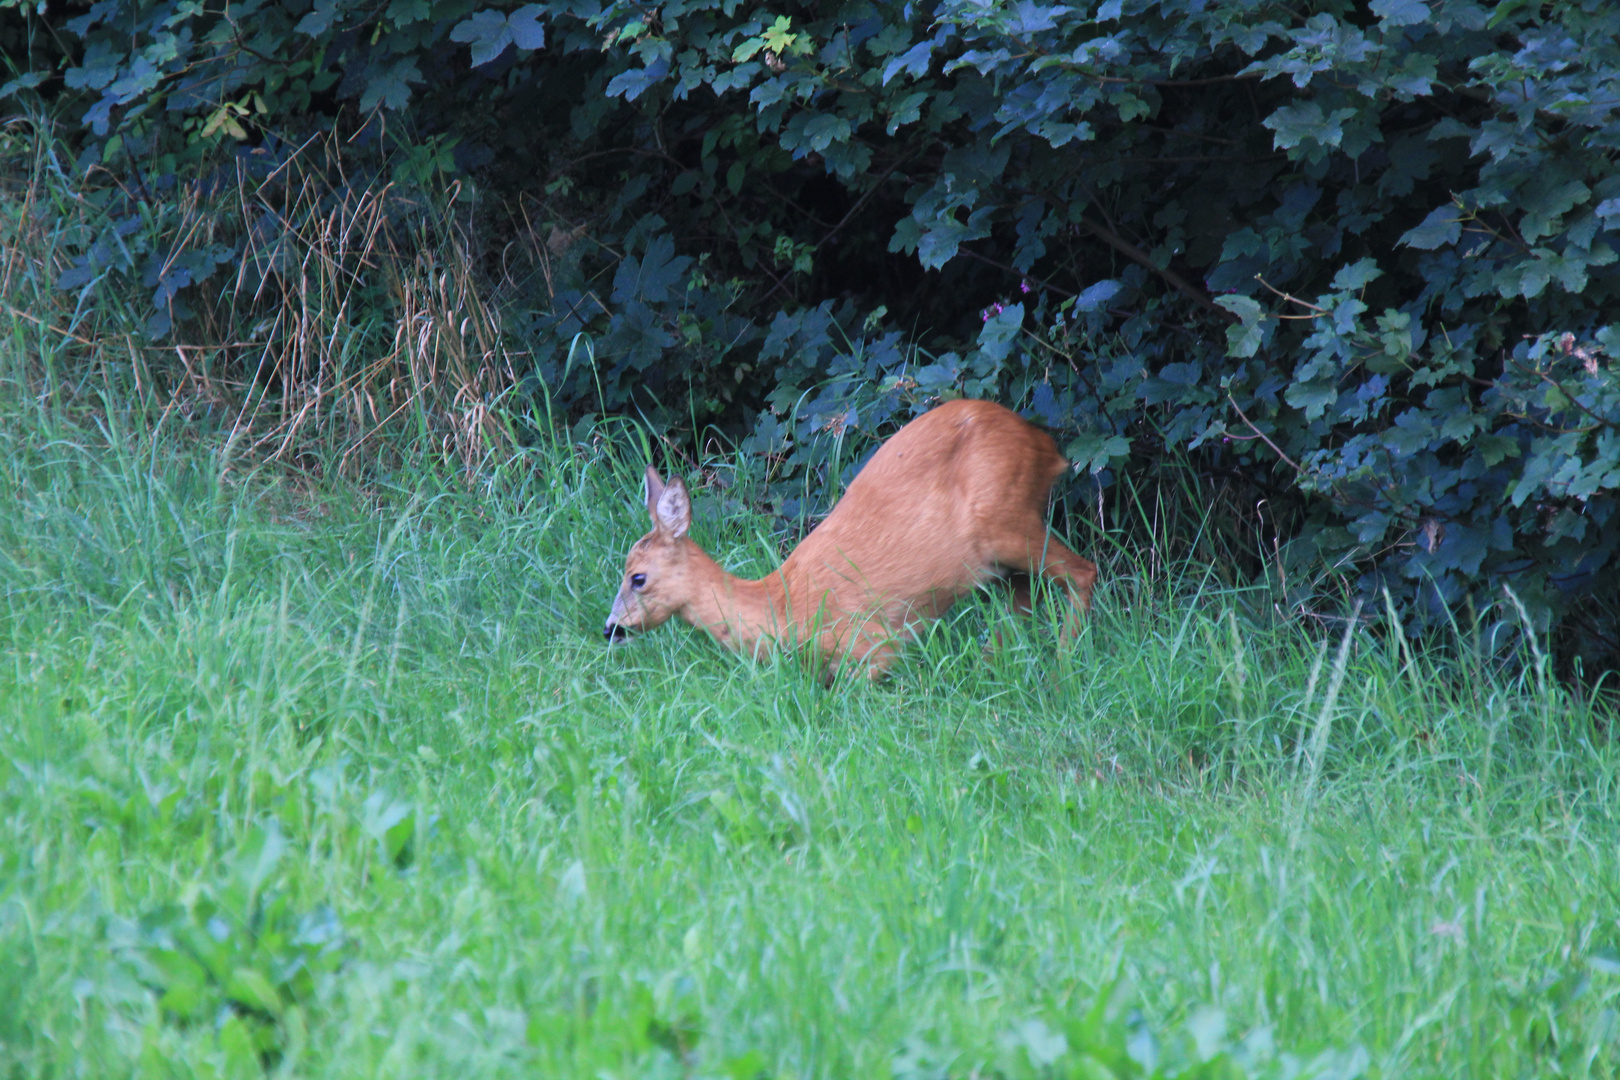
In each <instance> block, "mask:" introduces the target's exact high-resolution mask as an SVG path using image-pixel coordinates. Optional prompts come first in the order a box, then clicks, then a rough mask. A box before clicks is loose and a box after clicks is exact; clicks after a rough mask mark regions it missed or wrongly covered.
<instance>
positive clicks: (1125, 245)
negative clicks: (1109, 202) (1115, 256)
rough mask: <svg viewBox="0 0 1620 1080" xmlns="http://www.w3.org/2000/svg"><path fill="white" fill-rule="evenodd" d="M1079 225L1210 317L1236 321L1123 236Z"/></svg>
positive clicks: (1089, 224) (1091, 225)
mask: <svg viewBox="0 0 1620 1080" xmlns="http://www.w3.org/2000/svg"><path fill="white" fill-rule="evenodd" d="M1080 224H1081V225H1082V226H1083V227H1085V228H1086V229H1088V230H1090V232H1091V233H1092V235H1093V236H1095V237H1097V239H1099V240H1101V241H1102V242H1103V243H1105V244H1107V245H1108V246H1109V247H1111V248H1113V249H1114V250H1115V251H1117V252H1119V253H1120V254H1121V255H1123V256H1125V257H1126V258H1127V259H1130V260H1131V261H1132V262H1134V263H1138V264H1140V265H1142V266H1145V267H1146V268H1147V269H1149V270H1151V271H1153V272H1154V273H1155V274H1158V275H1159V276H1160V277H1162V278H1163V279H1164V280H1165V282H1166V283H1168V284H1169V285H1170V286H1171V288H1173V289H1175V290H1176V291H1177V292H1179V293H1180V294H1181V295H1183V296H1185V297H1186V298H1187V299H1189V300H1191V301H1192V302H1193V303H1195V304H1197V305H1198V306H1199V307H1201V308H1203V309H1204V310H1205V311H1207V312H1209V313H1210V314H1211V315H1214V316H1216V317H1218V318H1220V319H1223V320H1225V321H1226V322H1236V321H1237V316H1236V315H1234V314H1233V313H1232V312H1230V311H1227V310H1226V309H1225V308H1223V307H1221V306H1220V305H1219V304H1217V303H1215V301H1214V300H1211V299H1210V298H1209V294H1208V293H1206V292H1204V290H1202V289H1200V288H1199V287H1198V286H1196V285H1194V284H1193V283H1192V282H1190V281H1188V280H1187V279H1186V278H1184V277H1182V276H1181V275H1180V274H1178V273H1176V272H1175V271H1174V270H1172V269H1170V268H1169V267H1168V266H1164V267H1161V266H1159V265H1158V264H1157V263H1155V262H1154V261H1153V260H1152V259H1151V258H1149V257H1148V255H1147V253H1146V252H1144V251H1143V250H1142V249H1141V248H1139V247H1137V246H1136V245H1135V244H1133V243H1131V242H1130V241H1129V240H1127V239H1125V238H1124V237H1123V236H1120V235H1119V234H1118V233H1116V232H1113V231H1112V230H1110V229H1105V228H1103V227H1102V226H1101V225H1098V224H1096V223H1095V222H1091V221H1086V220H1084V219H1082V220H1081V222H1080Z"/></svg>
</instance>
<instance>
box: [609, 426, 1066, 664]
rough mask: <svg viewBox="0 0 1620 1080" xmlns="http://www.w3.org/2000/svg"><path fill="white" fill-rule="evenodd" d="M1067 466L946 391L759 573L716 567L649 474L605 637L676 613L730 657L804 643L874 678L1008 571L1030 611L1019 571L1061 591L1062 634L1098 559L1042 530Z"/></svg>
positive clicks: (670, 493)
mask: <svg viewBox="0 0 1620 1080" xmlns="http://www.w3.org/2000/svg"><path fill="white" fill-rule="evenodd" d="M1067 468H1068V463H1067V462H1065V461H1064V460H1063V457H1062V455H1061V454H1059V453H1058V451H1057V446H1056V445H1055V444H1054V443H1053V442H1052V439H1051V437H1050V436H1049V435H1047V434H1046V433H1045V432H1043V431H1041V430H1040V429H1038V428H1036V427H1034V426H1032V425H1031V424H1029V423H1027V422H1026V421H1025V420H1024V419H1023V418H1021V417H1020V416H1019V415H1018V414H1017V413H1014V412H1012V411H1011V410H1009V409H1005V408H1003V407H1002V406H1000V405H997V404H995V403H993V402H989V401H952V402H948V403H946V404H944V405H941V406H939V407H938V408H936V409H933V410H931V411H930V412H927V413H924V414H923V415H922V416H919V417H917V419H915V420H913V421H911V422H910V423H909V424H907V425H906V426H905V427H903V428H901V429H900V430H899V431H897V432H896V433H895V434H894V436H893V437H892V438H890V439H889V440H888V441H887V442H885V443H884V444H883V445H882V446H880V447H878V450H877V453H875V454H873V455H872V459H871V460H870V461H868V462H867V463H866V466H865V468H863V469H861V471H860V474H859V475H858V476H856V477H855V479H854V480H853V481H851V483H850V485H849V489H848V490H847V491H846V492H844V497H843V498H842V499H840V500H839V501H838V505H836V506H834V507H833V511H832V513H831V514H829V515H828V516H827V519H826V520H825V521H823V522H822V523H821V524H820V525H818V526H816V528H815V529H814V530H813V531H812V532H811V533H810V535H809V536H807V537H805V538H804V542H803V543H801V544H800V545H799V546H798V547H797V548H795V549H794V550H793V553H792V554H791V555H789V556H788V557H787V561H786V562H784V563H783V564H782V565H781V567H780V568H779V569H777V570H776V571H775V572H774V573H771V574H767V575H766V576H765V577H763V578H760V579H759V580H758V581H747V580H744V579H742V578H739V577H736V576H734V575H732V574H728V573H727V572H726V571H725V570H723V569H721V568H720V566H719V565H718V564H717V563H716V562H715V561H714V560H713V559H711V558H709V556H708V555H707V554H706V553H704V551H703V549H702V548H700V547H698V546H697V544H695V543H693V542H692V539H691V538H690V537H689V536H687V532H688V531H689V530H690V528H691V526H692V504H691V500H690V499H689V498H688V496H687V492H686V485H684V484H682V483H681V481H680V480H679V479H678V478H675V477H671V478H670V480H669V482H668V483H665V482H664V481H662V480H661V479H659V476H658V473H657V471H656V470H654V469H653V468H652V467H651V466H648V468H647V480H646V489H645V496H646V502H647V512H648V513H649V514H650V515H652V522H653V529H652V531H651V532H649V533H648V534H647V535H646V536H643V537H642V538H641V539H640V540H638V541H637V542H636V544H635V546H634V547H632V548H631V549H630V554H629V557H628V558H626V559H625V568H624V582H623V584H622V585H621V586H620V587H619V595H618V596H617V597H615V598H614V600H613V610H612V612H610V613H609V615H608V620H607V626H606V628H605V630H604V631H603V634H604V636H605V637H606V638H607V639H608V640H609V641H618V640H620V639H622V638H624V637H626V636H628V634H629V633H630V632H632V631H638V630H651V629H652V628H653V627H656V626H659V625H661V624H663V623H664V622H665V621H667V620H668V619H669V618H670V616H672V615H679V616H680V617H681V618H682V619H685V620H686V621H687V622H688V623H690V624H691V625H692V626H696V627H701V628H702V629H704V630H707V631H708V632H709V633H710V634H712V635H714V637H715V638H716V640H718V641H719V642H720V643H721V644H722V645H724V646H726V647H727V648H730V649H734V650H737V651H738V652H745V653H751V654H754V655H762V654H763V653H765V652H766V651H768V650H770V649H772V648H775V647H777V646H779V645H788V646H792V645H800V644H802V645H808V646H813V650H814V654H815V656H816V658H817V659H818V660H819V662H820V665H821V672H822V675H823V678H824V679H825V680H826V681H827V682H829V683H830V682H831V681H832V679H833V678H834V676H835V675H836V674H837V672H838V670H839V669H840V667H842V666H843V665H846V664H850V663H854V664H862V665H865V669H866V673H867V674H868V676H870V677H871V678H873V679H879V678H881V677H882V676H883V675H884V673H885V672H887V671H888V668H889V665H890V664H892V663H893V662H894V658H895V655H896V654H897V652H898V651H899V648H900V647H901V646H902V645H904V644H905V643H906V642H907V641H909V640H910V639H911V638H912V637H913V636H915V634H916V632H917V630H918V629H919V628H920V627H921V626H922V625H924V624H925V623H927V622H928V621H930V620H933V619H937V618H939V617H940V616H941V615H943V614H945V612H946V611H947V610H949V608H950V606H951V605H952V604H954V603H956V601H957V600H959V599H961V598H962V597H963V596H964V595H966V594H967V593H968V592H970V591H972V590H973V589H975V588H977V587H979V586H981V585H983V584H985V583H987V582H990V581H993V580H1003V581H1006V582H1007V583H1008V584H1009V585H1010V586H1011V588H1012V590H1013V596H1014V602H1015V604H1016V606H1017V607H1018V609H1019V610H1020V611H1022V612H1025V613H1028V612H1029V610H1030V581H1031V575H1033V574H1037V573H1038V574H1041V575H1043V576H1044V577H1046V578H1047V579H1049V580H1051V581H1053V582H1055V583H1057V584H1058V585H1061V586H1062V587H1063V588H1064V589H1065V590H1067V592H1068V595H1069V600H1070V602H1071V604H1072V606H1073V607H1072V610H1071V611H1070V612H1069V614H1068V615H1067V616H1066V617H1065V620H1064V628H1063V633H1062V639H1063V640H1064V641H1065V642H1067V641H1068V640H1069V639H1070V638H1071V637H1072V636H1073V633H1074V630H1075V629H1076V627H1077V625H1078V619H1079V616H1080V615H1082V614H1084V613H1085V612H1087V611H1089V610H1090V608H1091V589H1092V585H1093V584H1094V583H1095V582H1096V580H1097V567H1096V566H1095V565H1094V564H1093V563H1091V562H1090V561H1089V560H1087V559H1082V558H1081V557H1080V556H1078V555H1076V554H1075V553H1074V552H1072V551H1070V550H1069V549H1068V548H1066V547H1064V546H1063V545H1062V544H1061V543H1059V542H1058V541H1057V540H1056V539H1054V538H1053V537H1052V536H1050V535H1049V534H1048V533H1047V530H1046V508H1047V496H1048V493H1049V492H1050V491H1051V489H1052V484H1053V483H1054V482H1055V481H1056V480H1057V478H1058V477H1059V476H1061V475H1063V473H1064V471H1065V470H1066V469H1067Z"/></svg>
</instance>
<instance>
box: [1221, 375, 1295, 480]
mask: <svg viewBox="0 0 1620 1080" xmlns="http://www.w3.org/2000/svg"><path fill="white" fill-rule="evenodd" d="M1226 400H1227V401H1229V402H1231V403H1232V408H1233V409H1235V410H1236V411H1237V414H1238V418H1239V419H1241V420H1242V421H1243V422H1244V423H1245V424H1247V425H1249V430H1250V431H1252V432H1254V434H1255V436H1256V437H1257V438H1258V439H1259V440H1260V441H1261V442H1263V443H1265V444H1266V445H1267V446H1269V447H1271V451H1272V453H1274V454H1276V455H1277V456H1278V457H1280V458H1282V459H1283V460H1284V461H1286V462H1288V464H1290V465H1292V466H1293V467H1294V471H1295V472H1297V473H1300V474H1302V475H1303V474H1304V472H1305V470H1304V469H1302V468H1300V464H1299V462H1297V461H1295V460H1294V459H1293V458H1291V457H1289V456H1288V455H1287V454H1285V453H1283V450H1282V447H1280V446H1278V445H1277V444H1276V443H1274V442H1272V441H1271V439H1270V438H1269V437H1268V436H1267V435H1266V433H1265V432H1263V431H1261V430H1260V429H1259V428H1257V427H1255V426H1254V421H1253V420H1250V419H1249V417H1248V415H1247V414H1245V413H1244V411H1243V410H1242V408H1240V407H1239V406H1238V403H1237V399H1236V398H1234V397H1233V396H1232V391H1230V390H1228V391H1227V392H1226Z"/></svg>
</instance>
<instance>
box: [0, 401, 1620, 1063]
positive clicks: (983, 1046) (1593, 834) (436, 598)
mask: <svg viewBox="0 0 1620 1080" xmlns="http://www.w3.org/2000/svg"><path fill="white" fill-rule="evenodd" d="M0 397H3V403H0V409H3V416H0V485H3V488H4V493H5V494H4V497H5V508H4V511H3V512H0V594H3V597H4V600H3V606H0V619H3V623H0V1077H17V1078H22V1077H70V1076H71V1077H77V1076H86V1077H117V1076H140V1077H147V1076H153V1077H189V1076H197V1077H235V1078H243V1077H260V1076H269V1077H328V1076H330V1077H339V1076H343V1077H424V1076H433V1077H454V1078H457V1080H472V1078H474V1077H485V1076H513V1077H518V1076H522V1077H531V1076H547V1077H626V1078H628V1077H694V1078H696V1077H703V1078H723V1077H729V1078H733V1080H759V1078H787V1077H827V1078H846V1077H880V1078H894V1080H922V1078H943V1077H951V1078H958V1077H959V1078H964V1080H965V1078H970V1077H1006V1078H1023V1077H1084V1078H1100V1077H1116V1076H1117V1077H1138V1076H1142V1077H1145V1076H1176V1077H1277V1078H1293V1077H1340V1078H1347V1080H1348V1078H1351V1077H1357V1076H1366V1077H1388V1078H1394V1077H1457V1078H1480V1077H1530V1076H1552V1075H1557V1076H1577V1077H1585V1076H1591V1077H1612V1076H1615V1075H1616V1073H1617V1071H1620V1019H1617V1009H1620V748H1617V746H1616V744H1615V735H1614V733H1615V719H1616V718H1615V715H1614V713H1613V711H1612V710H1610V711H1605V707H1603V706H1602V705H1601V704H1593V703H1592V701H1591V700H1589V699H1588V698H1587V697H1585V696H1583V694H1582V693H1581V692H1579V691H1577V690H1575V689H1572V688H1570V687H1567V686H1562V685H1560V684H1559V683H1557V682H1556V681H1555V680H1553V679H1552V677H1551V676H1550V674H1549V662H1548V661H1547V659H1546V658H1545V657H1544V656H1542V655H1541V654H1539V653H1531V654H1527V655H1525V656H1523V657H1521V658H1519V660H1518V661H1517V662H1514V663H1502V662H1498V661H1492V660H1490V659H1489V658H1488V657H1485V656H1483V655H1482V650H1472V651H1471V650H1470V649H1469V648H1468V647H1467V645H1466V644H1464V645H1462V646H1458V647H1456V648H1453V649H1450V650H1448V651H1429V652H1426V651H1423V650H1421V649H1415V648H1414V646H1412V645H1410V644H1407V643H1403V642H1402V641H1401V640H1400V638H1399V636H1398V635H1391V634H1389V633H1387V632H1386V630H1387V622H1386V621H1385V620H1384V619H1383V618H1382V616H1381V614H1380V613H1379V612H1372V611H1368V612H1363V613H1362V617H1361V619H1360V620H1359V621H1357V622H1355V623H1353V624H1352V623H1345V622H1338V623H1332V624H1329V625H1327V626H1325V627H1324V626H1320V625H1315V626H1305V627H1302V626H1300V625H1298V624H1296V623H1294V622H1291V621H1287V620H1281V619H1277V618H1275V617H1269V616H1268V615H1267V613H1266V610H1265V605H1264V603H1262V602H1261V601H1259V600H1257V599H1255V598H1253V597H1251V596H1249V595H1248V594H1246V593H1244V592H1241V591H1231V590H1229V589H1226V588H1223V587H1221V586H1219V585H1217V584H1216V582H1217V581H1218V580H1219V575H1214V574H1210V573H1207V572H1206V569H1205V568H1201V567H1198V566H1194V565H1180V564H1176V563H1174V562H1171V563H1169V564H1165V563H1163V562H1159V561H1155V560H1153V559H1150V558H1148V557H1147V553H1139V554H1133V553H1131V552H1122V551H1118V550H1109V549H1104V548H1103V547H1102V546H1101V545H1100V543H1099V542H1096V541H1095V540H1088V538H1086V537H1075V538H1074V539H1075V546H1076V547H1077V548H1078V549H1079V550H1081V551H1082V552H1085V553H1087V554H1090V555H1092V556H1093V557H1095V558H1097V559H1098V561H1099V563H1100V564H1101V565H1102V567H1103V572H1104V580H1103V583H1102V585H1101V587H1100V589H1099V594H1098V610H1097V613H1096V616H1095V618H1094V619H1093V620H1092V621H1091V623H1090V625H1089V626H1088V628H1087V629H1086V631H1085V632H1084V634H1083V635H1082V638H1081V640H1080V641H1079V642H1078V643H1077V644H1076V646H1075V647H1074V648H1073V649H1072V650H1069V651H1065V650H1063V649H1061V648H1060V647H1059V646H1058V644H1057V642H1056V641H1055V635H1054V634H1053V633H1052V632H1051V631H1052V626H1051V623H1052V621H1053V619H1054V618H1055V615H1053V613H1051V612H1048V613H1047V614H1048V615H1049V616H1051V617H1049V618H1047V619H1045V620H1044V621H1043V620H1041V619H1037V620H1036V622H1035V623H1034V624H1032V625H1027V624H1024V623H1022V622H1017V621H1014V620H1013V619H1012V617H1011V615H1010V614H1009V612H1008V611H1007V609H1006V606H1005V604H1004V602H1002V601H1000V600H999V599H997V598H995V597H988V598H986V599H985V600H983V601H980V602H977V603H974V604H968V605H963V606H962V608H961V609H960V610H959V612H955V613H953V617H952V618H951V619H950V620H948V621H947V622H946V623H944V624H942V625H940V626H939V627H938V628H937V630H936V631H935V632H933V633H931V634H930V635H929V636H928V637H927V638H926V640H924V641H922V642H921V643H919V645H918V646H917V647H915V648H914V649H912V650H911V651H910V652H909V653H908V654H907V657H906V658H905V660H903V662H902V663H901V664H900V665H899V666H898V667H897V669H896V674H895V677H894V678H893V679H891V680H890V681H888V682H887V683H884V684H881V685H876V686H873V685H868V684H866V683H864V682H847V681H844V682H839V683H838V684H837V685H835V686H834V687H833V688H832V689H830V690H824V689H822V688H821V687H820V686H819V685H818V684H817V682H816V681H815V679H814V677H813V675H812V674H811V673H809V672H807V671H805V670H804V669H802V668H801V667H799V666H798V665H797V664H796V663H795V662H793V661H792V660H791V659H786V660H779V661H773V662H770V663H763V664H755V663H752V662H749V661H747V660H743V659H739V658H736V657H733V656H729V655H726V654H723V653H722V652H720V651H719V649H718V648H717V647H716V646H715V645H714V644H713V643H712V642H710V641H709V640H708V639H706V638H704V637H702V636H700V635H698V634H696V633H693V632H690V631H688V630H686V629H685V628H684V627H670V628H666V629H664V630H662V631H660V632H658V633H656V634H652V635H648V636H646V637H644V638H642V639H639V640H637V641H635V642H633V643H631V644H629V645H627V646H621V647H614V648H611V649H610V648H608V647H606V646H605V645H604V643H603V642H602V640H601V623H602V620H603V618H604V616H605V614H606V611H607V607H608V604H609V602H610V600H611V598H612V595H613V592H614V590H615V588H616V587H617V578H618V574H619V572H620V567H621V566H622V558H623V553H624V551H625V549H626V548H627V546H628V545H629V544H630V543H631V542H632V541H633V540H634V539H635V538H636V537H637V536H639V535H640V533H641V532H642V531H643V530H644V528H645V524H644V522H645V512H644V510H643V509H642V508H640V507H639V506H637V505H636V504H635V496H636V493H637V490H638V487H637V483H636V478H637V475H638V473H639V470H640V467H641V465H642V461H641V460H640V456H639V454H638V453H636V452H634V450H633V449H632V447H631V443H630V442H629V441H627V440H624V439H614V438H612V437H610V436H611V435H612V434H613V432H611V431H603V432H601V433H599V435H600V437H599V438H595V439H589V438H587V439H582V440H578V441H575V442H572V443H571V442H569V441H568V440H567V439H563V438H559V439H558V440H557V441H555V442H545V443H543V444H542V445H540V446H538V447H536V448H531V449H528V450H524V451H519V452H513V453H510V454H508V455H506V456H505V457H503V458H501V459H500V460H493V459H492V460H490V461H487V462H485V463H484V465H483V466H481V467H479V468H476V469H470V470H462V469H451V468H449V467H444V468H442V469H437V470H436V469H435V468H433V467H432V466H430V465H429V464H423V463H421V462H418V463H417V464H406V465H401V466H399V467H398V468H397V469H395V471H393V472H389V473H381V472H379V473H376V474H375V475H373V476H371V477H370V478H369V479H367V480H365V481H364V482H361V481H339V480H325V481H322V480H311V479H309V477H310V476H320V475H322V473H321V470H319V469H313V470H303V471H301V472H298V473H293V472H290V471H287V470H278V469H272V468H269V467H266V466H262V465H259V466H256V465H255V464H254V463H253V462H252V461H250V460H246V459H244V458H243V457H241V456H239V455H233V454H232V453H231V448H230V446H229V444H228V440H227V439H226V438H225V437H224V433H220V436H219V437H217V438H214V437H210V436H208V435H206V434H203V435H198V434H197V429H196V427H195V425H193V426H191V427H188V428H186V434H185V435H184V437H181V436H180V435H178V434H176V432H177V430H178V429H179V428H180V426H181V425H179V424H178V422H177V421H176V420H175V419H174V418H173V417H166V416H164V415H162V414H161V413H159V412H157V411H153V412H142V411H140V410H131V409H120V408H118V407H115V406H114V404H112V403H111V401H110V399H109V400H105V401H104V402H103V405H102V407H97V408H93V409H90V408H84V407H77V408H74V409H67V408H61V407H57V406H55V405H53V404H50V403H49V402H46V403H44V404H42V403H41V401H40V396H39V395H38V394H37V393H35V392H33V391H31V390H30V391H25V390H24V388H23V384H22V382H21V381H20V380H17V379H13V380H11V381H8V382H7V383H6V384H5V385H4V387H3V389H0ZM429 460H431V459H430V458H428V457H425V456H424V457H423V459H422V461H424V462H425V461H429ZM697 514H698V519H699V520H698V522H697V525H696V527H695V535H696V537H697V539H698V540H699V541H700V542H702V543H704V544H706V545H708V546H709V547H710V548H711V550H713V551H714V552H715V553H716V554H717V556H718V557H719V558H720V559H721V561H722V562H723V563H724V564H726V565H728V566H729V567H731V568H732V569H734V570H739V571H743V572H748V573H753V574H757V573H761V572H763V571H764V570H765V569H767V568H768V567H769V566H770V565H771V564H770V559H771V558H773V557H774V555H775V553H776V552H777V549H778V541H779V539H780V537H779V536H777V535H776V534H775V533H774V532H773V531H772V528H773V527H772V525H771V523H770V522H769V521H767V520H766V519H764V518H760V517H756V516H752V515H750V514H749V513H747V512H746V510H745V509H743V508H741V507H739V506H737V505H735V504H732V503H727V502H724V501H721V500H719V499H716V498H714V497H704V498H700V499H699V500H698V504H697ZM1166 566H1168V569H1167V568H1166Z"/></svg>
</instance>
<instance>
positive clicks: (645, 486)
mask: <svg viewBox="0 0 1620 1080" xmlns="http://www.w3.org/2000/svg"><path fill="white" fill-rule="evenodd" d="M663 494H664V481H663V480H661V479H659V477H658V470H657V469H655V468H653V467H652V466H651V465H649V466H647V475H646V476H645V477H643V478H642V483H641V498H642V500H643V501H644V502H646V504H647V513H648V515H650V516H651V517H652V519H653V524H654V525H656V524H658V499H659V496H661V495H663Z"/></svg>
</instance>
